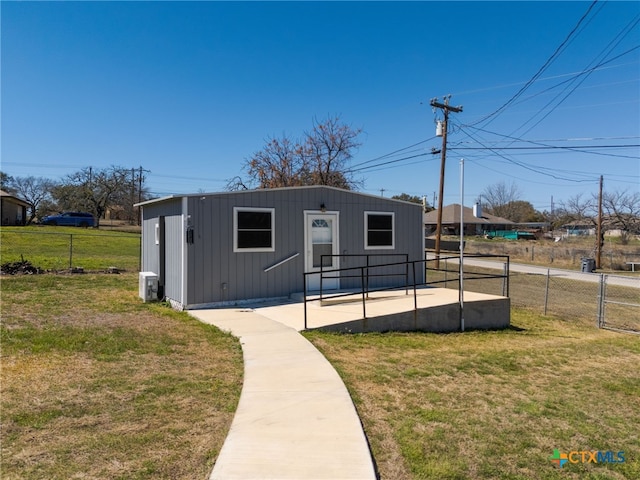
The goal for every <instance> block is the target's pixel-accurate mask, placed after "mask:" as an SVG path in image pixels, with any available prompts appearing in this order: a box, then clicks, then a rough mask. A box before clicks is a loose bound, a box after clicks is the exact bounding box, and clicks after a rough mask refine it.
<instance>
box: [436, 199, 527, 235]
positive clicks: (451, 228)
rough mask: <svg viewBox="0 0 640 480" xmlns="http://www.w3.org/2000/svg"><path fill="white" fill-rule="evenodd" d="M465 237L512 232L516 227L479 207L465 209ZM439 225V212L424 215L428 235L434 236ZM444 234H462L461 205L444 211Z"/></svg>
mask: <svg viewBox="0 0 640 480" xmlns="http://www.w3.org/2000/svg"><path fill="white" fill-rule="evenodd" d="M463 213H464V217H463V223H464V233H465V235H482V234H483V233H484V232H486V231H496V230H511V229H512V228H514V227H515V226H516V224H515V223H513V222H512V221H511V220H507V219H506V218H502V217H496V216H495V215H491V214H489V213H483V212H482V209H481V208H479V206H478V205H474V207H473V208H471V207H464V210H463ZM437 225H438V210H433V211H431V212H427V213H425V214H424V226H425V231H426V233H427V235H431V234H434V233H435V231H436V228H437ZM442 233H444V234H445V235H459V234H460V204H458V203H454V204H452V205H447V206H446V207H444V208H443V209H442Z"/></svg>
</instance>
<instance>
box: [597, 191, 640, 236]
mask: <svg viewBox="0 0 640 480" xmlns="http://www.w3.org/2000/svg"><path fill="white" fill-rule="evenodd" d="M602 211H603V214H604V217H605V222H606V227H607V229H619V230H620V234H621V240H622V242H623V243H625V244H626V243H627V242H628V241H629V237H630V236H631V235H640V193H638V192H629V191H628V190H624V191H622V192H620V191H615V192H605V193H603V195H602Z"/></svg>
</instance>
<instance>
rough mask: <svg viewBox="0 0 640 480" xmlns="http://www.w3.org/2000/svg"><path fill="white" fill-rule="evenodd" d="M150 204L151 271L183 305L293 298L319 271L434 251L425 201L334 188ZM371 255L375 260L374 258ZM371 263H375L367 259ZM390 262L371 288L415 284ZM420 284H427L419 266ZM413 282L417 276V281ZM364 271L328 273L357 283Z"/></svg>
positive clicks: (145, 235)
mask: <svg viewBox="0 0 640 480" xmlns="http://www.w3.org/2000/svg"><path fill="white" fill-rule="evenodd" d="M139 205H140V206H141V208H142V271H144V272H153V273H155V274H157V276H158V292H159V293H158V296H159V297H160V298H162V299H166V300H167V301H169V302H170V303H171V304H172V305H173V306H174V307H175V308H178V309H193V308H204V307H207V306H214V305H218V304H233V303H238V302H241V301H243V300H254V299H263V298H275V297H288V296H290V295H291V294H292V293H297V292H302V291H304V289H305V275H304V274H305V272H308V273H311V275H307V276H306V288H307V291H314V290H318V289H319V288H320V279H319V275H318V274H317V273H315V272H319V271H320V268H321V267H322V268H323V269H324V270H325V271H326V270H331V269H337V268H341V269H344V268H352V267H361V266H365V265H376V264H377V265H382V264H387V263H393V262H402V261H405V259H406V257H405V255H406V256H407V257H408V260H410V261H413V260H422V259H423V258H424V233H423V232H424V228H423V225H422V221H421V220H422V205H419V204H416V203H409V202H405V201H400V200H393V199H389V198H383V197H379V196H373V195H367V194H363V193H359V192H354V191H349V190H342V189H339V188H333V187H325V186H309V187H290V188H274V189H260V190H245V191H237V192H222V193H210V194H193V195H175V196H169V197H164V198H159V199H156V200H150V201H148V202H142V203H140V204H139ZM367 256H368V257H367ZM367 262H369V263H367ZM398 270H400V271H401V272H406V271H407V269H406V267H404V266H402V267H398V266H394V267H384V268H381V269H379V270H377V271H376V272H375V273H376V274H381V273H387V274H393V275H394V276H379V277H378V276H377V277H371V280H370V284H369V286H370V287H393V286H399V285H403V282H405V281H406V278H405V276H404V273H403V274H402V276H398V275H397V272H398ZM417 270H418V273H417V277H418V278H416V281H417V282H421V281H423V277H422V275H423V269H421V268H419V269H417ZM411 280H412V279H411ZM360 283H361V277H360V270H351V271H341V272H336V273H335V274H332V278H329V279H326V278H325V279H324V280H323V285H322V288H323V290H331V289H334V290H335V289H348V288H357V287H358V286H359V285H360Z"/></svg>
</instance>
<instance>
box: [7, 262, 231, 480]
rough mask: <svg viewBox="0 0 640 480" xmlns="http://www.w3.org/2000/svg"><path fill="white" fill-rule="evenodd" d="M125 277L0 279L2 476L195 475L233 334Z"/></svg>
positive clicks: (222, 419) (227, 406) (219, 403)
mask: <svg viewBox="0 0 640 480" xmlns="http://www.w3.org/2000/svg"><path fill="white" fill-rule="evenodd" d="M136 280H137V277H136V276H135V275H120V276H106V275H87V276H52V275H44V276H37V277H17V278H2V280H1V281H2V284H1V286H2V322H3V323H2V330H1V333H2V379H1V380H2V398H1V402H2V438H3V441H2V478H7V479H18V478H19V479H41V478H51V479H58V478H59V479H68V478H95V479H103V478H110V479H144V478H153V479H156V478H167V479H168V478H171V479H182V478H184V479H194V478H206V477H207V475H208V474H209V473H210V470H211V468H212V466H213V463H214V461H215V458H216V456H217V454H218V452H219V449H220V448H221V446H222V443H223V441H224V439H225V437H226V433H227V431H228V428H229V425H230V423H231V420H232V418H233V414H234V412H235V408H236V405H237V401H238V398H239V395H240V390H241V385H242V353H241V349H240V347H239V345H238V342H237V340H236V339H234V338H233V337H231V336H229V335H227V334H223V333H221V332H220V331H218V330H217V329H215V328H214V327H211V326H208V325H203V324H201V323H199V322H197V321H195V320H194V319H192V318H191V317H189V316H188V315H187V314H186V313H178V312H174V311H172V310H171V309H169V308H167V307H164V306H161V305H158V304H156V305H149V304H142V303H141V302H140V301H139V299H138V298H137V295H136V292H137V282H136Z"/></svg>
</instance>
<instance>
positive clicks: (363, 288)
mask: <svg viewBox="0 0 640 480" xmlns="http://www.w3.org/2000/svg"><path fill="white" fill-rule="evenodd" d="M391 255H401V256H404V257H405V258H406V260H405V261H404V262H392V263H383V264H374V265H372V264H371V263H370V261H369V260H370V259H369V258H367V263H366V264H365V265H361V266H356V267H345V268H333V269H328V270H325V269H324V268H321V271H320V272H305V273H304V274H303V287H304V290H303V292H304V295H303V296H304V328H305V330H306V329H307V303H308V302H310V301H320V304H321V305H322V301H323V300H325V299H326V298H328V297H326V296H325V295H324V292H323V289H322V283H323V279H329V278H336V275H337V277H338V278H340V279H344V278H351V279H354V278H355V279H358V278H359V279H360V282H359V284H360V286H359V288H350V289H349V290H348V291H346V292H338V293H332V294H331V295H330V298H331V299H332V300H334V299H338V298H343V297H352V296H354V295H356V294H359V297H360V299H361V300H360V301H361V303H362V317H363V318H364V319H366V318H367V305H366V301H367V298H368V297H369V293H372V292H382V291H397V290H405V295H408V294H409V289H410V288H411V289H412V291H413V306H414V310H417V309H418V297H417V290H418V287H425V286H438V285H440V284H443V283H444V284H448V283H449V282H452V281H454V282H456V283H457V284H458V289H460V284H461V282H460V269H458V271H457V272H458V275H457V278H453V279H450V278H447V277H446V274H447V273H455V271H453V270H449V269H448V268H447V264H448V262H456V261H457V262H459V261H460V257H459V256H449V257H442V256H441V257H440V258H439V259H435V258H431V259H428V258H425V259H423V260H412V261H410V260H408V256H407V255H406V254H388V256H391ZM324 256H325V255H322V256H321V263H322V257H324ZM326 256H327V257H330V256H331V257H333V256H341V257H343V256H347V255H326ZM350 256H353V257H358V256H359V257H369V256H382V255H380V254H377V255H350ZM482 258H490V259H499V258H502V259H504V262H503V264H504V271H503V273H502V274H494V273H487V272H480V271H473V272H471V271H469V272H466V271H464V269H463V272H462V278H463V281H464V282H466V281H474V280H487V279H496V278H497V279H502V285H503V287H502V296H505V297H508V296H509V256H508V255H465V257H464V259H465V260H470V261H471V262H473V260H478V259H482ZM438 260H439V262H443V261H444V263H445V268H440V267H439V266H438V267H433V266H431V265H437V264H438V263H437V262H438ZM464 265H465V264H464V262H463V266H464ZM398 266H400V267H404V273H388V272H382V273H376V270H377V269H386V270H389V269H391V268H393V267H398ZM345 272H346V273H345ZM372 272H373V273H372ZM409 272H411V276H410V275H409ZM417 272H420V276H418V274H417ZM423 272H424V277H423V275H422V273H423ZM429 272H445V278H444V279H441V278H437V279H436V280H429ZM310 275H320V290H319V291H318V294H319V295H318V298H315V299H309V298H308V296H309V292H308V288H307V286H308V284H309V282H308V277H309V276H310ZM394 276H395V277H404V282H400V283H399V284H398V285H391V286H387V287H375V288H370V282H369V279H370V278H380V277H394ZM431 276H432V277H433V274H431ZM409 280H411V281H409Z"/></svg>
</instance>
